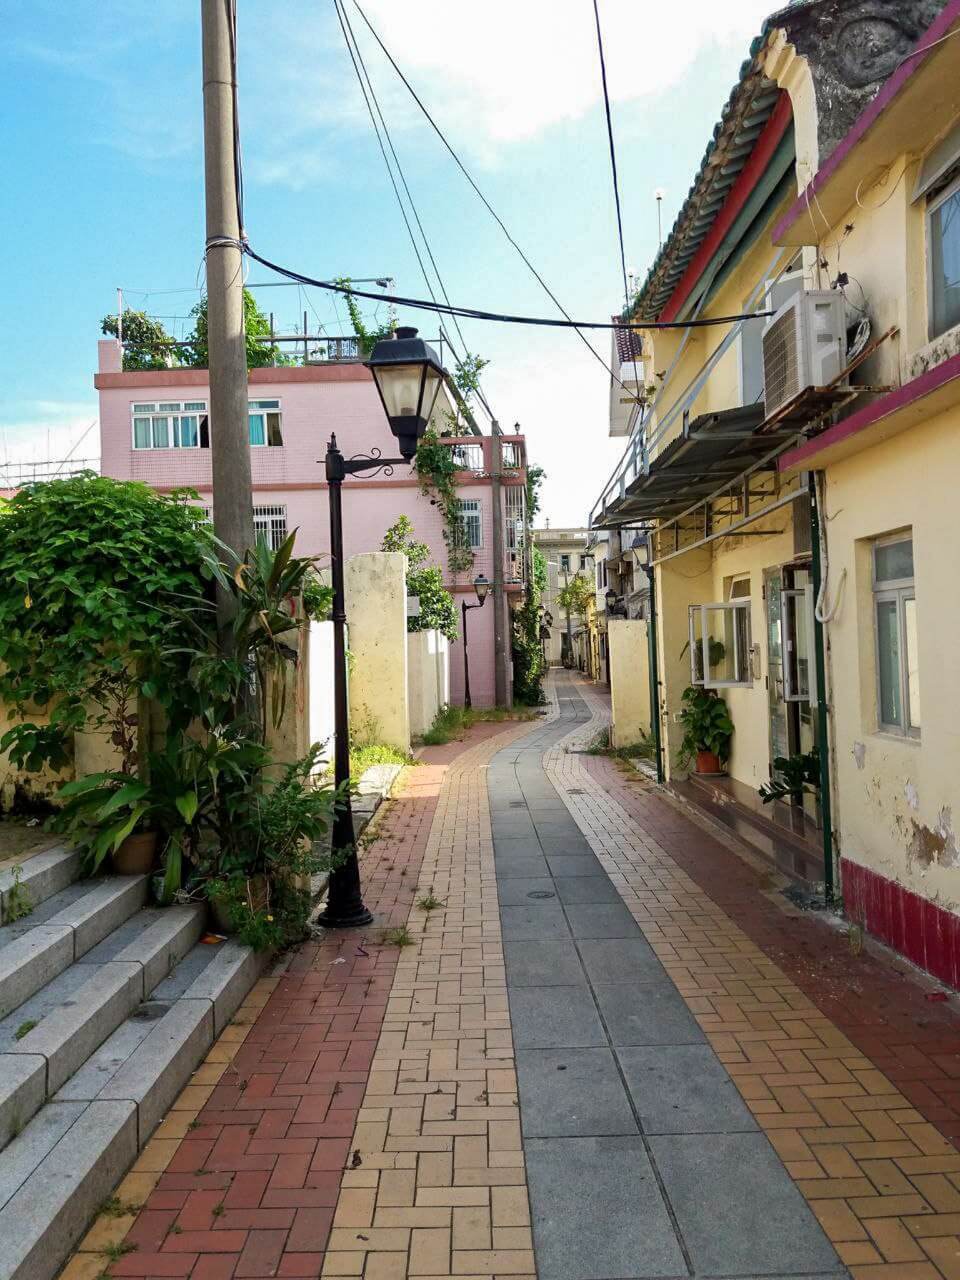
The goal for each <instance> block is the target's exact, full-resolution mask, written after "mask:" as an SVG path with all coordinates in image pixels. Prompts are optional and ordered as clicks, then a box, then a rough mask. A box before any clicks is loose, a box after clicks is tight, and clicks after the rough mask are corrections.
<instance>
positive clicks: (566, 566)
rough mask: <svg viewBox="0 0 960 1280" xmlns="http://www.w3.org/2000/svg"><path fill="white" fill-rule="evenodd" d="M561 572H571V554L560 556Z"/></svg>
mask: <svg viewBox="0 0 960 1280" xmlns="http://www.w3.org/2000/svg"><path fill="white" fill-rule="evenodd" d="M560 572H561V573H569V572H570V557H569V556H566V555H564V556H561V557H560Z"/></svg>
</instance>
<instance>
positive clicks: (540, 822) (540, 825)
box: [533, 814, 583, 840]
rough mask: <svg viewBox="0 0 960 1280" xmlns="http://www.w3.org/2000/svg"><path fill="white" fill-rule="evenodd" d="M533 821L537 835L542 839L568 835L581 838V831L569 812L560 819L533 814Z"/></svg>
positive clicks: (560, 838)
mask: <svg viewBox="0 0 960 1280" xmlns="http://www.w3.org/2000/svg"><path fill="white" fill-rule="evenodd" d="M533 823H534V826H535V827H536V828H537V835H538V836H540V838H541V839H543V840H564V839H566V838H567V837H568V836H571V837H572V836H578V837H579V838H580V839H581V840H582V839H583V833H582V832H581V830H580V828H579V827H578V826H577V824H576V823H575V822H574V820H573V819H572V818H571V817H570V815H569V814H567V815H566V817H564V818H562V819H561V818H539V817H536V816H534V818H533Z"/></svg>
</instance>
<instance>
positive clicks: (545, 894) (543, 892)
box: [527, 889, 557, 898]
mask: <svg viewBox="0 0 960 1280" xmlns="http://www.w3.org/2000/svg"><path fill="white" fill-rule="evenodd" d="M556 896H557V895H556V894H555V893H554V892H553V890H552V889H534V890H533V892H532V893H528V894H527V897H528V898H555V897H556Z"/></svg>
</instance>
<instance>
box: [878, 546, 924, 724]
mask: <svg viewBox="0 0 960 1280" xmlns="http://www.w3.org/2000/svg"><path fill="white" fill-rule="evenodd" d="M873 610H874V626H875V630H876V637H877V721H878V724H879V727H880V729H881V730H883V731H884V732H886V733H901V734H908V735H910V736H912V737H919V736H920V671H919V667H918V663H917V600H916V593H915V589H914V581H913V538H912V536H911V535H909V534H897V535H896V536H895V537H893V538H884V539H881V540H879V541H877V542H875V543H874V544H873Z"/></svg>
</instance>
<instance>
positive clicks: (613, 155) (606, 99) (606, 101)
mask: <svg viewBox="0 0 960 1280" xmlns="http://www.w3.org/2000/svg"><path fill="white" fill-rule="evenodd" d="M593 16H594V18H595V19H596V24H597V51H598V52H599V54H600V80H601V82H602V84H603V109H604V112H605V113H606V117H607V139H608V140H609V143H610V170H611V172H612V174H613V198H614V201H615V202H616V206H617V234H618V236H619V237H620V270H621V271H622V273H623V300H624V303H625V304H626V305H627V306H628V307H629V305H630V288H629V286H628V284H627V255H626V251H625V250H624V247H623V215H622V214H621V212H620V183H619V181H618V179H617V152H616V148H615V146H614V143H613V120H612V119H611V116H610V95H609V93H608V92H607V62H606V59H605V58H604V56H603V34H602V32H601V30H600V8H599V5H598V2H597V0H593Z"/></svg>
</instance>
